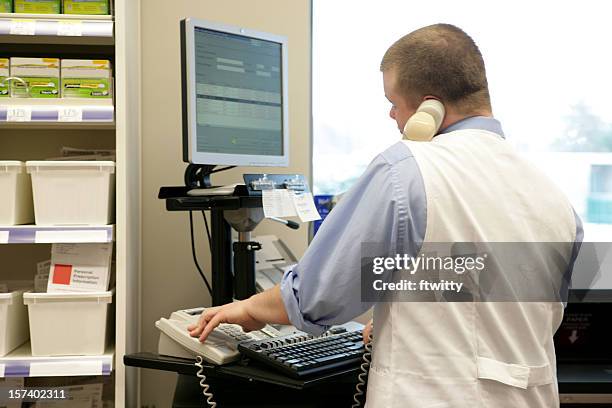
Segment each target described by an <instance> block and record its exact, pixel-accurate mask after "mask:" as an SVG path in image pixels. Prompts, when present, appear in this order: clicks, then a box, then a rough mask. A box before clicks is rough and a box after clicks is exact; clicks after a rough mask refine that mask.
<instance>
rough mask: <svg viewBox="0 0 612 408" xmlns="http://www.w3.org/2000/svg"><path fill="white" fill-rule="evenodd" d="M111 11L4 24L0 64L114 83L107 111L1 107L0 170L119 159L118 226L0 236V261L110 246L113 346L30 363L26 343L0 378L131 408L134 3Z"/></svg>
mask: <svg viewBox="0 0 612 408" xmlns="http://www.w3.org/2000/svg"><path fill="white" fill-rule="evenodd" d="M111 1H112V0H111ZM113 9H114V15H113V16H82V15H81V16H78V15H63V14H62V15H29V14H0V56H2V57H10V56H33V57H35V56H39V57H44V56H52V57H59V58H62V57H64V58H88V57H89V58H96V59H98V58H99V59H111V60H112V61H113V74H114V78H115V82H114V98H113V100H112V101H111V100H86V101H85V100H76V99H61V98H60V99H45V100H41V99H38V100H33V99H25V98H23V99H14V98H0V152H2V153H0V160H3V159H8V158H10V159H11V160H12V159H14V160H22V161H26V160H36V159H43V158H45V157H49V156H53V155H55V156H57V152H58V149H59V148H60V147H61V146H63V145H69V146H71V147H82V148H90V147H91V148H102V147H103V148H107V147H109V146H110V147H113V148H115V150H116V172H115V215H116V222H115V225H101V226H87V227H84V226H70V227H41V226H36V225H23V226H10V227H6V226H0V244H5V245H0V247H4V248H5V249H6V250H4V251H2V252H0V254H2V255H3V256H11V255H6V254H10V253H11V252H13V253H15V254H20V255H19V256H20V258H19V259H18V260H19V262H9V264H11V263H12V264H18V265H24V264H26V263H27V262H29V261H28V259H26V258H27V257H28V254H29V252H32V253H37V254H41V253H44V252H45V250H44V247H41V246H39V244H40V245H48V244H50V243H60V242H62V243H64V242H66V243H86V242H111V241H114V242H115V258H116V259H115V261H116V283H115V285H116V286H115V298H114V304H113V308H114V313H115V320H114V321H115V327H114V332H115V337H114V342H111V345H110V346H109V349H108V350H107V352H106V353H105V354H104V355H101V356H72V357H70V356H67V357H33V356H32V355H31V351H30V348H29V347H30V346H29V343H26V344H24V345H22V346H21V347H20V348H18V349H17V350H14V351H13V352H11V353H10V354H9V355H8V356H5V357H0V377H4V376H18V377H19V376H21V377H48V376H56V377H62V376H66V377H68V376H100V375H102V376H109V377H107V378H112V379H113V380H114V395H115V397H114V398H115V399H114V406H115V407H119V408H120V407H135V406H136V401H137V393H138V378H137V372H136V370H135V369H126V367H125V366H124V364H123V361H122V360H123V355H125V354H128V353H133V352H136V351H137V350H138V341H139V339H138V331H139V316H140V312H139V297H138V294H139V288H138V286H139V268H140V258H139V257H140V244H139V242H140V239H139V237H140V111H139V109H140V105H139V98H140V60H139V48H140V38H139V36H140V32H139V25H138V21H139V13H140V1H139V0H114V8H113ZM11 244H26V245H23V246H22V245H18V247H19V248H23V249H20V250H18V251H16V250H14V249H12V247H11V246H10V245H11ZM14 256H17V255H13V257H14ZM39 256H40V255H39ZM5 260H6V259H5ZM14 260H15V261H16V259H9V261H14ZM0 261H2V259H0ZM33 274H34V271H25V272H24V276H23V278H24V279H29V278H32V277H33ZM0 279H2V271H0ZM20 279H21V277H20ZM111 374H112V375H111ZM113 380H111V381H113Z"/></svg>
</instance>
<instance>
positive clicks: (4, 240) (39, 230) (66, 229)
mask: <svg viewBox="0 0 612 408" xmlns="http://www.w3.org/2000/svg"><path fill="white" fill-rule="evenodd" d="M114 227H115V226H114V225H79V226H40V225H15V226H0V244H54V243H56V244H59V243H70V244H74V243H106V242H113V240H114V239H115V228H114Z"/></svg>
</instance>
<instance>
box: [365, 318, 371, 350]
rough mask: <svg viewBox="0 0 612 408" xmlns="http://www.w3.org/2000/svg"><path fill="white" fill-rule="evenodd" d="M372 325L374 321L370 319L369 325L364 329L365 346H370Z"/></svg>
mask: <svg viewBox="0 0 612 408" xmlns="http://www.w3.org/2000/svg"><path fill="white" fill-rule="evenodd" d="M372 323H373V320H372V319H370V321H369V322H368V324H366V325H365V327H364V328H363V344H368V343H369V342H370V334H372V327H373V326H372Z"/></svg>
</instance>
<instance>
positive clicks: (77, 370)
mask: <svg viewBox="0 0 612 408" xmlns="http://www.w3.org/2000/svg"><path fill="white" fill-rule="evenodd" d="M102 364H103V363H102V361H100V360H97V361H96V360H93V361H79V358H78V357H75V358H74V359H70V360H68V359H66V360H65V361H57V362H40V363H39V362H31V363H30V377H58V376H79V375H102Z"/></svg>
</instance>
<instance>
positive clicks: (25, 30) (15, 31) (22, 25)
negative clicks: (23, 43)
mask: <svg viewBox="0 0 612 408" xmlns="http://www.w3.org/2000/svg"><path fill="white" fill-rule="evenodd" d="M35 33H36V20H11V26H10V28H9V34H11V35H34V34H35Z"/></svg>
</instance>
